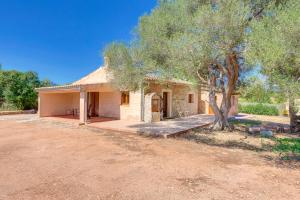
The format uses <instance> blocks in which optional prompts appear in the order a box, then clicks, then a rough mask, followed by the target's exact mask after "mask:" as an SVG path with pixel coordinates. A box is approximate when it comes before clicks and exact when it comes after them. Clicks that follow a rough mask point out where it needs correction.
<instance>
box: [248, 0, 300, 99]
mask: <svg viewBox="0 0 300 200" xmlns="http://www.w3.org/2000/svg"><path fill="white" fill-rule="evenodd" d="M299 10H300V2H299V1H296V0H290V1H287V2H286V3H285V5H284V6H282V5H281V6H279V7H274V8H273V9H271V10H270V12H269V13H268V15H266V16H265V17H264V18H263V19H259V20H256V21H255V22H254V23H252V24H251V34H249V38H248V49H247V53H246V55H247V57H246V58H247V60H248V62H250V63H252V64H257V63H259V64H261V67H262V69H263V70H262V71H263V73H264V74H266V75H267V76H269V78H270V81H271V82H272V83H273V84H275V85H276V86H277V92H280V93H282V94H284V95H285V97H286V98H297V97H298V96H299V95H300V83H299V77H300V48H299V47H300V35H299V32H300V12H299Z"/></svg>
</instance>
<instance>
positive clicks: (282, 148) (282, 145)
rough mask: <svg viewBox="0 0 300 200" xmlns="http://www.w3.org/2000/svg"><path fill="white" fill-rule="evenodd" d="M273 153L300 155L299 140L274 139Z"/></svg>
mask: <svg viewBox="0 0 300 200" xmlns="http://www.w3.org/2000/svg"><path fill="white" fill-rule="evenodd" d="M274 151H277V152H280V153H297V154H300V138H280V139H276V146H275V147H274Z"/></svg>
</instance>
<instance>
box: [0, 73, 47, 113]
mask: <svg viewBox="0 0 300 200" xmlns="http://www.w3.org/2000/svg"><path fill="white" fill-rule="evenodd" d="M44 84H46V83H43V82H42V84H41V81H40V80H39V78H38V75H37V73H35V72H31V71H29V72H24V73H23V72H18V71H15V70H12V71H5V70H1V71H0V105H1V106H2V108H3V109H4V108H8V109H10V108H16V109H20V110H24V109H32V108H36V107H37V93H36V91H35V88H37V87H40V86H44ZM47 84H48V83H47Z"/></svg>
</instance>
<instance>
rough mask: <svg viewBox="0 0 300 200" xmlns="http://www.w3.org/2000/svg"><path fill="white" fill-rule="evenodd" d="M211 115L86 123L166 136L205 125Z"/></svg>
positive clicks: (93, 125) (211, 118)
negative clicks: (144, 120)
mask: <svg viewBox="0 0 300 200" xmlns="http://www.w3.org/2000/svg"><path fill="white" fill-rule="evenodd" d="M213 119H214V117H213V116H211V115H194V116H190V117H184V118H178V119H171V120H166V121H161V122H155V123H145V122H137V121H129V120H113V121H105V122H96V123H90V124H87V126H88V127H92V128H99V129H102V130H109V131H118V132H129V133H137V134H143V135H150V136H159V137H164V138H167V137H169V136H174V135H176V134H180V133H183V132H186V131H188V130H191V129H194V128H198V127H202V126H206V125H208V124H210V123H211V122H212V121H213Z"/></svg>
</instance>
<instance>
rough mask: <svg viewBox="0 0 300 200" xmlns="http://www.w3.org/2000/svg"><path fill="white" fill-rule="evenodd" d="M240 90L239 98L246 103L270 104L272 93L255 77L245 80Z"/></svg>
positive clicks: (264, 83)
mask: <svg viewBox="0 0 300 200" xmlns="http://www.w3.org/2000/svg"><path fill="white" fill-rule="evenodd" d="M244 85H245V86H244V87H242V89H241V94H242V95H241V97H242V98H244V99H246V100H247V101H248V102H255V103H271V97H272V91H271V90H270V89H269V88H268V87H267V84H266V81H262V80H259V79H258V78H256V77H251V78H249V79H247V80H246V81H245V83H244Z"/></svg>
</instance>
